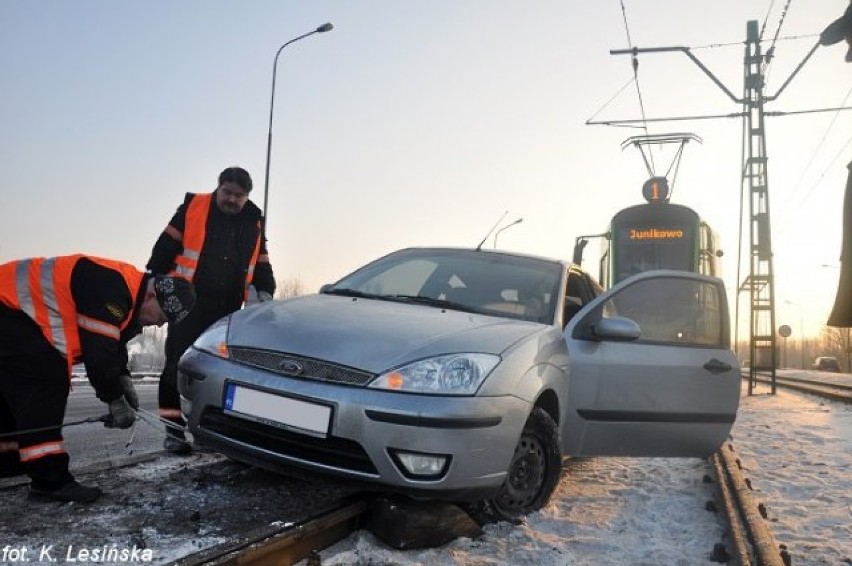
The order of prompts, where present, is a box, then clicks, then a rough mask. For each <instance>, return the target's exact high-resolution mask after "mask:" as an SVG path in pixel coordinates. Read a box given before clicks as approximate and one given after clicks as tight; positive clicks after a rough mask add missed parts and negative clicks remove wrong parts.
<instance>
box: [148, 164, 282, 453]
mask: <svg viewBox="0 0 852 566" xmlns="http://www.w3.org/2000/svg"><path fill="white" fill-rule="evenodd" d="M251 189H252V182H251V177H250V176H249V174H248V172H247V171H246V170H245V169H242V168H241V167H229V168H227V169H225V170H224V171H222V172H221V173H220V174H219V180H218V184H217V186H216V190H214V191H213V192H212V193H200V194H193V193H187V194H186V197H185V198H184V201H183V204H181V205H180V206H179V207H178V209H177V212H176V213H175V215H174V216H173V217H172V219H171V220H170V221H169V224H168V225H167V226H166V229H165V230H163V233H162V234H161V235H160V237H159V239H158V240H157V242H156V243H155V244H154V249H153V251H152V252H151V259H150V260H149V261H148V270H149V271H150V272H151V273H156V274H168V273H173V274H177V275H180V276H182V277H185V278H186V279H188V280H189V281H192V282H193V283H194V284H195V290H196V294H197V297H198V304H197V306H196V308H195V309H193V311H192V312H191V313H190V315H189V316H188V317H187V318H186V320H184V321H182V322H180V323H178V324H170V325H169V332H168V336H167V337H166V365H165V367H164V368H163V373H162V375H161V376H160V390H159V402H160V416H161V417H162V418H164V419H166V420H169V421H172V422H174V423H175V424H176V425H178V427H183V426H184V425H185V423H184V420H183V417H182V415H181V412H180V396H179V394H178V390H177V363H178V361H179V360H180V357H181V355H183V353H184V352H185V351H186V349H187V348H189V346H190V345H192V343H193V342H195V339H196V338H198V336H199V335H200V334H201V333H202V332H204V330H206V329H207V327H208V326H210V325H211V324H213V323H214V322H216V321H217V320H219V319H220V318H222V317H223V316H226V315H229V314H231V313H232V312H234V311H236V310H238V309H239V308H240V307H241V306H242V304H243V301H245V300H247V299H248V298H249V291H250V287H251V286H253V287H254V288H255V291H256V294H257V299H258V300H259V301H267V300H272V295H273V294H274V293H275V278H274V277H273V274H272V265H271V264H270V263H269V254H268V253H267V251H266V238H265V235H264V228H263V215H262V214H261V211H260V209H259V208H258V207H257V206H256V205H255V204H254V203H253V202H251V201H250V200H249V193H250V192H251ZM178 427H168V429H167V430H166V433H167V434H166V440H165V443H164V447H165V449H166V450H168V451H169V452H172V453H174V454H188V453H190V452H191V450H192V447H191V446H190V445H189V444H188V443H187V442H186V439H185V437H184V434H183V432H181V431H180V429H179V428H178Z"/></svg>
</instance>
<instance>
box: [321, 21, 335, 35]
mask: <svg viewBox="0 0 852 566" xmlns="http://www.w3.org/2000/svg"><path fill="white" fill-rule="evenodd" d="M333 29H334V26H333V25H331V22H326V23H324V24H323V25H321V26H320V27H318V28H317V33H325V32H327V31H331V30H333Z"/></svg>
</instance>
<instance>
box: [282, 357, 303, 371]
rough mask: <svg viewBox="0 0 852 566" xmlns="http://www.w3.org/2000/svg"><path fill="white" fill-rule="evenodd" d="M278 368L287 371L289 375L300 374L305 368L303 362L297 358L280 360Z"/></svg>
mask: <svg viewBox="0 0 852 566" xmlns="http://www.w3.org/2000/svg"><path fill="white" fill-rule="evenodd" d="M278 370H279V371H280V372H281V373H286V374H288V375H299V374H301V373H302V371H303V370H304V368H303V367H302V364H300V363H299V362H297V361H296V360H281V361H280V362H278Z"/></svg>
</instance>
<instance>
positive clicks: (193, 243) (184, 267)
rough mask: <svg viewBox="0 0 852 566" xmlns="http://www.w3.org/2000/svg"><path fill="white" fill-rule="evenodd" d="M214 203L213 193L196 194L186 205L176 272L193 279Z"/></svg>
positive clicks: (176, 260) (190, 279)
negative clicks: (181, 248) (181, 247)
mask: <svg viewBox="0 0 852 566" xmlns="http://www.w3.org/2000/svg"><path fill="white" fill-rule="evenodd" d="M212 203H213V193H204V194H199V195H194V196H193V197H192V200H190V201H189V206H187V207H186V214H185V216H184V227H183V239H182V242H181V243H182V244H183V250H181V252H180V254H178V256H177V257H176V258H175V269H174V273H175V274H177V275H179V276H181V277H183V278H184V279H187V280H189V281H192V279H193V278H194V277H195V271H196V269H198V258H200V257H201V248H202V246H204V238H205V236H206V233H207V218H208V217H209V216H210V206H211V204H212Z"/></svg>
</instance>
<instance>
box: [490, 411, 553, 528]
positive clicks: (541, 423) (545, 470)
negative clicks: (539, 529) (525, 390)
mask: <svg viewBox="0 0 852 566" xmlns="http://www.w3.org/2000/svg"><path fill="white" fill-rule="evenodd" d="M561 471H562V446H561V443H560V442H559V429H558V428H557V426H556V423H555V422H553V419H552V418H551V416H550V415H549V414H548V413H547V411H545V410H544V409H542V408H541V407H535V408H534V409H533V411H532V413H530V416H529V418H528V419H527V422H526V424H525V425H524V430H523V431H522V432H521V437H520V439H519V440H518V444H517V446H516V447H515V453H514V455H513V456H512V462H511V463H510V464H509V471H508V475H507V476H506V480H505V481H504V482H503V485H502V486H501V487H500V492H499V493H498V494H497V495H496V496H495V497H494V498H493V499H488V500H485V501H483V502H481V504H480V505H479V506H477V507H479V508H478V509H477V512H476V513H475V514H474V516H475V517H476V518H479V519H483V518H485V519H488V520H491V521H495V520H496V521H506V520H508V521H516V520H518V519H520V518H521V517H523V516H524V515H527V514H529V513H532V512H534V511H537V510H539V509H541V508H542V507H544V506H545V505H546V504H547V502H548V501H549V500H550V496H551V495H552V494H553V490H554V489H556V484H557V483H558V482H559V476H560V473H561Z"/></svg>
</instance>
